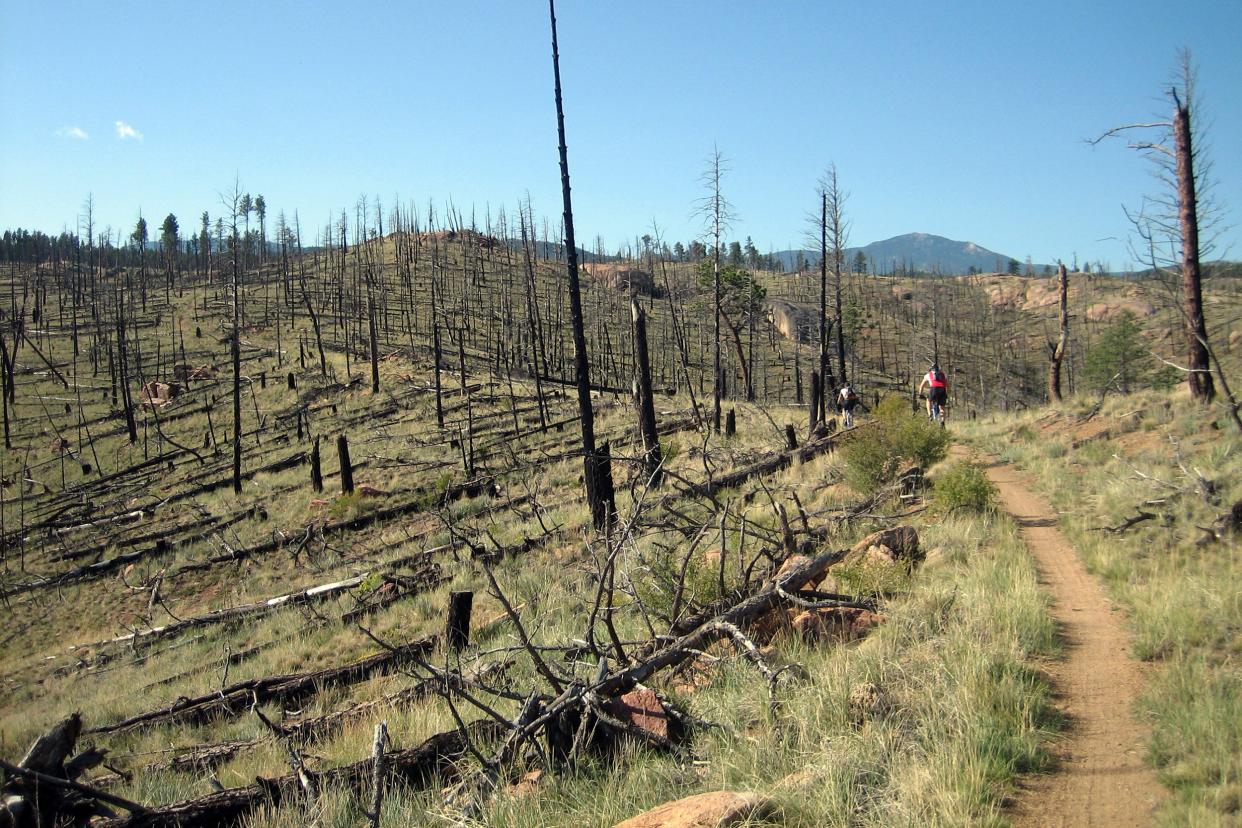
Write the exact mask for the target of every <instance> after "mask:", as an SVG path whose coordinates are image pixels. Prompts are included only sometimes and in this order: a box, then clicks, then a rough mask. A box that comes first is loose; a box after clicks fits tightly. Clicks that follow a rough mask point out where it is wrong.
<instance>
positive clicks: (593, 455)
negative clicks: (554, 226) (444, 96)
mask: <svg viewBox="0 0 1242 828" xmlns="http://www.w3.org/2000/svg"><path fill="white" fill-rule="evenodd" d="M548 16H549V18H550V19H551V22H552V74H553V78H554V83H555V96H556V133H557V138H558V140H559V144H558V151H559V152H560V157H561V199H562V201H563V202H564V207H565V264H566V270H567V271H568V274H569V314H570V324H571V325H572V327H573V340H574V380H575V382H576V384H577V387H578V415H579V419H580V421H581V425H582V455H583V463H584V474H583V479H584V482H585V484H586V496H587V503H588V504H589V505H590V507H591V522H592V523H593V524H594V525H595V528H596V529H603V528H604V527H605V526H606V525H607V524H608V522H609V520H610V519H611V512H612V497H611V491H610V490H611V488H612V486H611V483H612V467H611V464H610V463H608V461H607V459H606V458H605V457H604V456H601V454H600V453H599V452H597V451H596V448H595V411H594V410H593V409H592V408H591V366H590V362H589V361H588V358H587V344H586V328H585V323H584V321H583V318H582V296H581V293H580V291H579V286H578V247H577V243H576V242H575V241H574V208H573V201H572V198H571V197H570V188H569V151H568V149H567V148H566V146H565V109H564V106H563V104H562V102H561V58H560V53H559V50H558V46H557V40H556V0H548ZM717 405H719V402H717ZM606 464H607V465H606ZM605 480H606V481H607V484H608V486H607V491H606V490H605Z"/></svg>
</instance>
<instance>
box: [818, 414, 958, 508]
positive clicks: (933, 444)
mask: <svg viewBox="0 0 1242 828" xmlns="http://www.w3.org/2000/svg"><path fill="white" fill-rule="evenodd" d="M874 413H875V422H874V423H872V424H870V425H869V426H868V427H867V428H863V429H859V430H858V431H856V432H855V433H854V434H852V435H851V436H850V438H849V439H848V440H847V441H846V443H845V444H844V446H842V449H841V454H842V457H844V459H845V479H846V482H847V483H849V484H850V486H852V487H853V488H854V489H855V490H857V491H860V492H870V491H874V490H875V489H877V488H879V487H880V486H883V485H884V484H886V483H891V482H892V481H893V479H894V478H895V477H896V476H897V474H898V473H899V472H901V470H902V466H903V465H905V464H908V463H916V464H918V465H919V466H921V467H923V468H928V467H929V466H932V465H933V464H935V463H938V462H939V461H941V460H943V459H944V457H945V455H946V454H947V453H948V451H949V435H948V433H947V432H946V431H945V430H944V429H943V428H941V427H940V426H938V425H936V424H935V423H931V422H929V421H928V420H927V419H925V418H924V417H921V416H919V415H917V414H914V413H912V412H911V411H910V404H909V403H908V402H907V401H906V400H904V399H902V398H901V397H886V398H885V399H884V400H882V401H881V402H880V404H879V405H878V406H876V409H875V412H874Z"/></svg>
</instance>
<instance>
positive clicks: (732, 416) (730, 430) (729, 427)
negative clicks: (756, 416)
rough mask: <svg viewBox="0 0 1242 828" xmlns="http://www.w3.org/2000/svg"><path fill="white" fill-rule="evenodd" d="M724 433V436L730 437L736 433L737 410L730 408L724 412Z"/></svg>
mask: <svg viewBox="0 0 1242 828" xmlns="http://www.w3.org/2000/svg"><path fill="white" fill-rule="evenodd" d="M724 433H725V436H726V437H732V436H733V435H734V434H737V412H736V411H735V410H734V409H732V408H730V409H729V411H728V413H727V414H725V429H724Z"/></svg>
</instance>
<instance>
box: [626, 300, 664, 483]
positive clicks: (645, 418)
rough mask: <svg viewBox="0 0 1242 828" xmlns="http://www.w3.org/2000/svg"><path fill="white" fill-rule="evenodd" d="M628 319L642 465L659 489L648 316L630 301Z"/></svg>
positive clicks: (658, 461)
mask: <svg viewBox="0 0 1242 828" xmlns="http://www.w3.org/2000/svg"><path fill="white" fill-rule="evenodd" d="M630 315H631V316H632V317H633V319H634V359H635V362H636V363H637V368H638V377H637V379H636V380H635V386H636V390H637V397H638V425H639V429H640V430H641V431H642V435H643V463H644V467H645V468H646V470H647V476H648V479H649V480H650V481H651V485H652V486H658V485H660V477H661V473H660V464H661V458H660V438H659V436H658V435H657V434H656V418H655V400H654V399H653V395H652V391H651V362H650V359H649V357H648V354H647V315H646V314H645V313H644V312H643V309H642V308H641V307H639V305H638V300H636V299H631V300H630Z"/></svg>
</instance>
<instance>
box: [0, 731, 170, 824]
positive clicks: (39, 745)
mask: <svg viewBox="0 0 1242 828" xmlns="http://www.w3.org/2000/svg"><path fill="white" fill-rule="evenodd" d="M81 732H82V718H81V716H79V715H78V714H77V713H73V714H71V715H70V716H68V717H67V718H65V719H63V720H61V721H60V722H59V723H57V724H56V725H55V726H54V727H53V728H52V729H51V730H49V731H48V732H47V733H45V734H43V735H42V736H40V737H39V738H38V739H36V740H35V743H34V744H33V745H31V747H30V750H28V751H27V752H26V755H25V756H24V757H22V760H21V761H20V762H18V763H17V764H16V765H14V764H12V763H10V762H7V761H5V760H3V759H0V769H3V770H4V773H5V776H6V777H7V778H6V779H5V781H4V783H3V785H2V786H0V795H2V796H3V805H0V825H5V826H10V825H12V826H44V825H46V826H53V825H86V824H87V823H88V822H89V821H90V819H91V818H92V817H95V816H115V812H114V811H112V810H110V809H109V808H107V807H106V805H112V806H115V807H118V808H123V809H124V810H127V811H130V812H131V813H145V811H146V809H145V808H144V807H143V806H142V805H139V804H137V803H135V802H130V801H129V800H128V799H123V798H122V797H119V796H115V795H114V794H110V793H107V792H105V791H100V790H97V789H96V788H93V787H91V786H88V785H83V784H82V783H80V782H77V781H75V780H76V779H77V778H78V777H79V776H81V775H82V774H83V773H85V772H86V771H87V770H89V769H91V768H93V767H95V766H96V765H98V764H99V763H101V762H102V761H103V760H104V757H105V756H106V755H107V751H103V750H97V749H95V748H93V747H92V748H88V749H87V750H85V751H83V752H82V753H79V754H77V755H76V756H73V758H70V755H71V754H72V753H73V750H74V747H75V745H76V744H77V741H78V735H79V734H80V733H81Z"/></svg>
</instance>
